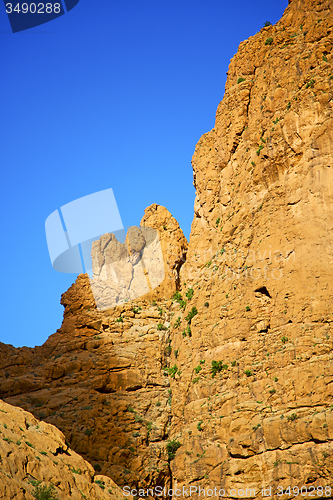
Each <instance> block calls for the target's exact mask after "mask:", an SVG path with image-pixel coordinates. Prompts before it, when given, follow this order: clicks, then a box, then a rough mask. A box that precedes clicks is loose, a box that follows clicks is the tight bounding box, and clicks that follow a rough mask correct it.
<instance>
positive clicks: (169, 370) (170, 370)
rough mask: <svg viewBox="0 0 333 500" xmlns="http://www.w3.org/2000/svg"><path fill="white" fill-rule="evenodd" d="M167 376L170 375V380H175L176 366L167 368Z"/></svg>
mask: <svg viewBox="0 0 333 500" xmlns="http://www.w3.org/2000/svg"><path fill="white" fill-rule="evenodd" d="M167 371H168V374H169V375H170V377H171V378H175V375H176V373H178V372H179V370H178V366H177V365H174V366H170V368H167Z"/></svg>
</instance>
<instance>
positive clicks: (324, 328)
mask: <svg viewBox="0 0 333 500" xmlns="http://www.w3.org/2000/svg"><path fill="white" fill-rule="evenodd" d="M332 30H333V14H332V6H331V2H330V1H329V0H317V1H314V0H303V1H300V0H292V1H291V2H290V4H289V6H288V7H287V9H286V10H285V12H284V15H283V17H282V19H281V20H280V21H279V22H278V23H277V24H276V25H274V26H267V27H264V28H263V29H261V30H260V32H259V33H257V34H256V35H254V36H252V37H250V38H249V39H248V40H246V41H244V42H242V43H241V44H240V46H239V49H238V52H237V54H236V55H235V56H234V57H233V58H232V60H231V62H230V66H229V71H228V78H227V83H226V89H225V95H224V97H223V100H222V101H221V103H220V104H219V106H218V108H217V113H216V122H215V126H214V128H213V129H212V130H211V131H210V132H208V133H207V134H204V135H203V136H202V138H201V139H200V140H199V142H198V144H197V146H196V148H195V152H194V155H193V160H192V164H193V172H194V185H195V188H196V199H195V206H194V219H193V223H192V228H191V236H190V242H189V244H188V246H187V242H186V240H185V238H184V236H183V234H182V232H181V229H180V228H179V226H178V224H177V222H176V221H175V219H174V218H173V217H172V216H171V214H169V212H168V211H167V210H166V209H165V208H164V207H159V206H158V205H152V206H151V207H148V209H147V210H146V213H145V216H144V218H143V220H142V222H141V225H146V226H148V227H153V228H154V229H156V230H157V232H158V234H159V238H160V241H161V246H162V251H163V256H164V264H165V276H166V277H165V280H164V281H163V283H162V284H161V285H160V286H159V287H158V288H156V289H155V290H153V291H151V292H150V293H149V294H147V295H145V296H143V297H141V298H139V299H136V300H134V301H132V302H130V303H126V304H124V305H120V306H117V307H114V308H112V309H108V310H105V311H99V310H97V309H96V305H95V302H94V297H93V295H92V293H91V290H90V287H89V281H88V278H87V277H86V276H84V275H80V276H79V277H78V279H77V281H76V283H75V284H74V285H73V286H72V287H71V288H70V289H69V290H68V291H67V292H66V293H65V294H64V295H63V297H62V304H63V305H64V307H65V312H64V321H63V325H62V327H61V328H60V329H59V330H58V331H57V332H56V333H55V334H54V335H52V336H51V337H50V338H49V339H48V341H47V342H46V343H45V344H44V345H43V346H41V347H36V348H34V349H28V348H21V349H14V348H12V347H11V346H5V345H3V344H2V345H0V353H1V362H0V370H1V371H0V373H1V381H0V396H1V397H2V398H3V399H4V400H5V401H6V402H7V403H9V404H11V405H15V406H20V407H22V408H24V409H25V410H28V411H31V412H32V413H34V415H36V416H38V417H39V418H41V419H43V420H44V421H46V422H49V423H52V424H54V425H56V426H57V427H58V428H59V429H60V430H61V431H62V432H63V433H64V435H65V436H66V439H67V440H68V442H69V444H70V446H71V447H72V448H73V449H74V450H75V451H76V452H77V453H80V454H81V455H82V456H83V457H84V458H85V459H87V460H88V461H89V462H90V463H91V464H92V465H93V466H95V468H97V471H100V472H102V473H103V474H105V475H107V476H109V477H111V478H112V479H113V480H114V481H115V482H116V483H117V484H118V485H120V486H123V485H125V484H129V485H132V486H142V487H147V486H157V485H161V486H167V487H169V486H172V487H173V488H175V487H183V486H185V487H188V486H189V485H191V486H192V487H193V488H194V487H195V486H196V487H198V486H201V487H205V488H208V487H213V488H214V487H215V486H218V487H220V488H224V489H225V491H226V496H227V497H228V496H229V497H234V498H238V497H241V496H242V495H241V494H238V493H237V492H238V491H239V490H246V488H248V489H251V488H253V489H254V490H255V492H256V498H261V497H262V490H261V488H262V487H269V486H271V487H272V496H273V497H276V498H281V496H278V495H277V493H278V492H281V490H278V488H279V487H283V488H285V489H286V488H287V487H288V486H289V485H290V486H295V487H301V486H302V485H305V486H306V487H307V488H308V489H310V488H313V490H311V491H314V492H315V495H316V496H318V497H319V496H321V491H322V490H321V489H320V488H321V487H325V486H327V487H328V486H329V484H330V478H331V477H332V476H333V459H332V451H333V445H332V436H333V413H332V411H333V410H332V409H333V389H332V381H333V365H332V341H333V337H332V335H333V332H332V320H333V306H332V296H333V280H332V277H333V276H332V264H333V237H332V225H333V68H332V44H333V33H332ZM185 259H186V261H185ZM184 261H185V263H184ZM176 291H177V292H178V293H177V294H176V295H174V294H175V292H176ZM173 297H174V299H172V298H173ZM331 486H332V485H331ZM318 488H319V489H318ZM231 490H232V491H231ZM325 492H326V493H325V495H324V496H326V497H332V495H331V493H329V491H328V490H325ZM192 496H193V497H195V494H193V495H192ZM282 498H288V495H285V496H283V495H282Z"/></svg>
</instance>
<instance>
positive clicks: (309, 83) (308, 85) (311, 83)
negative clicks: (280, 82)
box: [305, 78, 315, 89]
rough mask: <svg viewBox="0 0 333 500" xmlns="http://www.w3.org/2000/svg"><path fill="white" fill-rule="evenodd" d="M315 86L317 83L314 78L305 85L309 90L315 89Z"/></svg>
mask: <svg viewBox="0 0 333 500" xmlns="http://www.w3.org/2000/svg"><path fill="white" fill-rule="evenodd" d="M314 84H315V81H314V79H313V78H312V79H311V80H310V81H309V82H308V83H307V84H306V85H305V88H306V89H308V88H309V87H311V88H313V86H314Z"/></svg>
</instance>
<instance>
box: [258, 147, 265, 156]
mask: <svg viewBox="0 0 333 500" xmlns="http://www.w3.org/2000/svg"><path fill="white" fill-rule="evenodd" d="M263 147H264V145H263V144H260V146H259V147H258V149H257V151H256V153H257V155H258V156H259V155H260V151H261V150H262V149H263Z"/></svg>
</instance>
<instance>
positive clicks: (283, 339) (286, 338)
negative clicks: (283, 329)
mask: <svg viewBox="0 0 333 500" xmlns="http://www.w3.org/2000/svg"><path fill="white" fill-rule="evenodd" d="M281 340H282V343H283V344H285V343H286V342H288V337H285V336H284V335H283V337H282V339H281Z"/></svg>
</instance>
